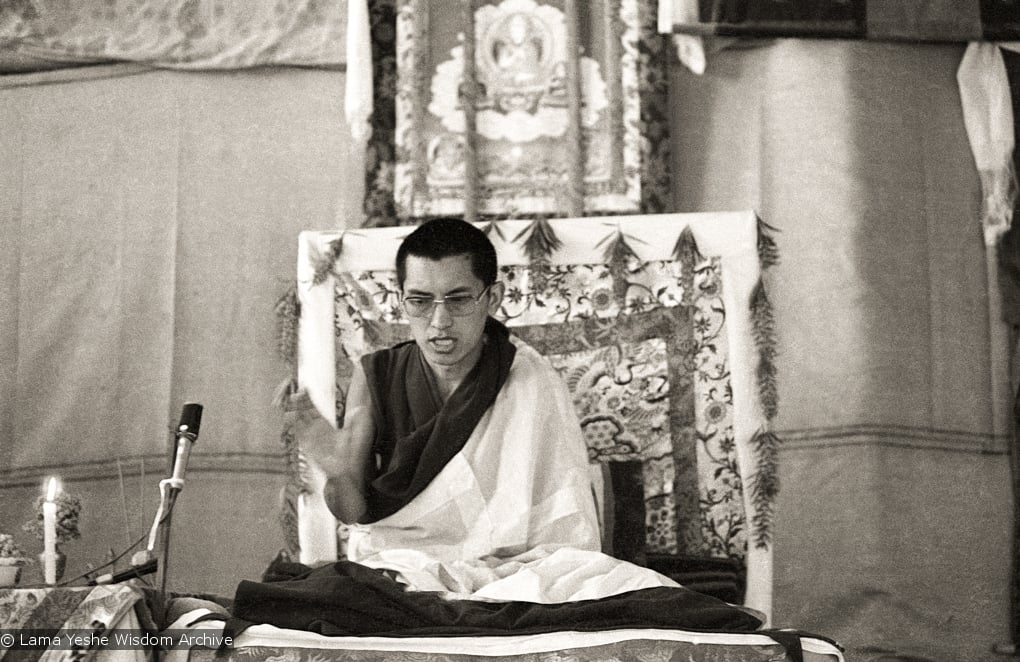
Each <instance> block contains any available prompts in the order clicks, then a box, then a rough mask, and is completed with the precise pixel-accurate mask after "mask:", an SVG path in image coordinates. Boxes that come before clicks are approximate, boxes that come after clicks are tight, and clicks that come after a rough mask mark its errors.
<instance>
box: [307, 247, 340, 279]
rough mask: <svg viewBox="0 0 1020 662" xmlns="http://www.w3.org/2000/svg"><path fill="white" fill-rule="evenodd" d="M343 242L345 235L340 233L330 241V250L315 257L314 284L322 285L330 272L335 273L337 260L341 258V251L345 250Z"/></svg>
mask: <svg viewBox="0 0 1020 662" xmlns="http://www.w3.org/2000/svg"><path fill="white" fill-rule="evenodd" d="M343 244H344V236H343V235H340V236H339V237H337V238H336V239H334V240H333V241H331V242H329V251H328V252H327V253H326V254H325V255H319V256H318V257H317V258H316V259H315V276H314V277H313V278H312V284H313V285H322V284H323V283H325V282H326V279H327V278H329V276H330V274H332V273H333V269H334V268H335V267H336V261H337V260H338V259H340V253H341V252H342V251H343Z"/></svg>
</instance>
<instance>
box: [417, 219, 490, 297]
mask: <svg viewBox="0 0 1020 662" xmlns="http://www.w3.org/2000/svg"><path fill="white" fill-rule="evenodd" d="M408 255H414V256H416V257H424V258H428V259H430V260H441V259H442V258H444V257H451V256H454V255H467V256H468V257H470V258H471V273H472V274H474V275H475V277H477V278H478V280H480V281H482V284H483V285H485V286H486V287H488V286H490V285H492V284H493V283H495V282H496V270H497V264H496V248H495V247H494V246H493V245H492V242H491V241H489V238H488V237H487V236H485V233H484V232H482V231H481V230H479V229H478V228H476V227H475V226H474V225H471V224H470V223H468V222H467V221H464V220H461V219H459V218H456V217H453V216H443V217H440V218H434V219H432V220H430V221H426V222H425V223H422V224H421V225H419V226H418V227H417V228H416V229H415V231H414V232H412V233H411V234H409V235H407V237H406V238H405V239H404V241H403V242H402V243H401V244H400V248H398V249H397V285H399V286H400V289H401V290H403V289H404V278H405V277H406V276H407V256H408Z"/></svg>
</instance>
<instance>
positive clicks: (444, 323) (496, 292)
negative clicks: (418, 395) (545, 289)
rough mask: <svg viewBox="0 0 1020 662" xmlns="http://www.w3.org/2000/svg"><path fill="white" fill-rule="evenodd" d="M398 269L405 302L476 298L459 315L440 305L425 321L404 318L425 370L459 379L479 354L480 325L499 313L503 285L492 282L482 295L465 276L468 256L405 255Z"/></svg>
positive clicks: (472, 278) (474, 281)
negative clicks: (410, 299) (401, 272)
mask: <svg viewBox="0 0 1020 662" xmlns="http://www.w3.org/2000/svg"><path fill="white" fill-rule="evenodd" d="M404 267H405V269H404V271H405V275H404V297H405V298H407V297H423V298H428V299H439V298H441V297H460V296H470V297H473V298H477V299H478V302H477V303H474V304H472V305H471V306H470V308H471V310H470V312H468V313H467V314H464V315H460V316H455V315H452V314H451V312H450V310H449V306H448V305H446V304H442V303H441V304H436V305H435V307H434V310H432V312H431V314H429V315H427V316H425V317H412V316H408V317H409V319H410V324H411V334H412V335H413V336H414V340H415V342H416V343H418V347H419V348H420V349H421V351H422V353H423V354H424V356H425V360H426V361H428V363H429V365H430V366H432V367H433V368H434V369H436V370H437V372H439V373H444V374H445V373H449V372H450V371H453V372H456V373H459V375H460V376H461V377H463V375H465V374H467V372H468V371H469V370H470V369H471V368H472V367H474V365H475V363H476V362H477V361H478V357H479V356H480V355H481V352H482V336H483V335H484V332H485V320H486V318H487V317H488V316H489V315H490V314H492V313H495V312H496V310H497V309H498V308H499V304H500V302H501V301H502V299H503V284H502V283H495V284H494V285H492V286H491V287H490V288H489V289H488V290H487V291H485V292H484V293H483V290H485V284H484V283H482V281H481V280H480V279H479V278H478V277H477V276H475V275H474V274H473V273H472V272H471V257H470V256H469V255H466V254H465V255H453V256H450V257H444V258H441V259H439V260H430V259H428V258H424V257H419V256H417V255H408V256H407V261H406V262H405V263H404ZM479 297H480V298H479ZM461 371H462V372H461Z"/></svg>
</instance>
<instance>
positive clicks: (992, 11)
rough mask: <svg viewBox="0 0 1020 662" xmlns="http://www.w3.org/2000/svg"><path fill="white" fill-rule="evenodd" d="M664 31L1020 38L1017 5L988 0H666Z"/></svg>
mask: <svg viewBox="0 0 1020 662" xmlns="http://www.w3.org/2000/svg"><path fill="white" fill-rule="evenodd" d="M663 2H665V3H669V4H671V5H672V12H670V14H671V16H672V17H673V21H672V25H663V24H662V22H661V21H660V26H659V29H660V30H661V31H662V32H675V33H682V34H694V35H728V36H752V37H832V38H840V39H876V40H883V39H889V40H897V41H926V42H931V41H955V42H968V41H981V40H986V41H990V40H1011V39H1018V38H1020V12H1018V10H1017V5H1016V3H1015V2H989V1H987V0H964V1H961V0H931V1H928V2H889V1H888V0H663Z"/></svg>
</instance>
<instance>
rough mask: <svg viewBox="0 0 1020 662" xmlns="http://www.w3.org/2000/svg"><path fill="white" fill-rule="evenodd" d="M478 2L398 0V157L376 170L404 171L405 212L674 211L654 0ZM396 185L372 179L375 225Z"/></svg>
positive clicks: (398, 193)
mask: <svg viewBox="0 0 1020 662" xmlns="http://www.w3.org/2000/svg"><path fill="white" fill-rule="evenodd" d="M378 1H379V0H376V2H378ZM370 6H371V5H370ZM470 6H471V7H472V12H473V14H472V15H471V16H468V17H465V11H464V4H463V3H453V2H437V1H435V0H398V2H397V4H396V9H397V20H396V21H395V29H396V53H395V56H396V57H395V60H396V91H395V93H394V94H393V95H392V96H393V98H394V100H395V101H394V103H395V113H396V116H395V130H394V143H395V150H394V162H393V167H392V171H391V170H390V169H389V168H387V167H385V166H383V165H382V164H380V165H379V167H378V168H377V169H376V171H377V173H378V174H379V175H381V176H385V177H390V176H392V177H393V180H392V182H393V183H392V196H393V200H394V203H395V211H396V215H397V217H398V220H401V221H406V220H409V219H415V218H422V217H429V216H437V215H465V214H466V215H468V216H469V217H474V216H475V214H476V213H477V215H478V216H479V217H480V216H488V215H491V216H497V217H507V216H520V215H531V214H543V215H555V216H568V215H572V216H577V215H579V214H580V213H581V212H582V211H583V212H584V213H607V212H640V211H646V212H651V211H664V210H665V209H666V208H667V207H668V206H669V205H668V203H667V202H666V201H667V200H669V186H668V172H669V167H668V165H669V164H668V161H669V159H668V151H667V150H668V144H669V140H668V139H667V138H666V137H668V132H667V127H668V124H667V123H666V111H665V110H664V109H665V107H666V96H667V95H666V82H667V80H668V77H667V76H666V75H665V57H663V56H664V54H665V53H666V49H664V48H662V46H661V41H662V37H661V36H660V35H659V34H658V33H657V30H656V16H657V4H656V3H655V2H654V0H619V1H615V2H614V1H609V0H598V1H593V2H591V3H572V2H567V3H562V2H549V1H546V0H498V1H485V2H475V3H474V4H472V5H470ZM572 13H573V14H574V15H571V14H572ZM373 31H376V27H375V25H374V24H373ZM575 42H576V43H575ZM469 51H471V52H473V57H471V56H469V57H470V60H469V61H466V59H465V55H466V54H467V53H469ZM472 69H473V70H474V76H473V79H474V80H473V82H472V84H466V82H465V79H466V75H467V74H468V73H470V71H471V70H472ZM572 72H573V73H572ZM385 83H386V81H382V80H380V81H379V83H378V84H385ZM577 88H579V89H577ZM472 120H473V123H474V129H475V130H474V131H471V130H470V124H471V123H472ZM652 137H654V139H653V138H652ZM375 154H378V155H382V153H381V152H379V151H378V150H377V151H376V152H375ZM580 180H583V181H580ZM388 187H389V184H388V182H386V181H380V180H379V179H378V177H377V178H376V179H375V180H374V181H372V182H370V187H369V190H368V191H367V192H366V197H367V198H368V199H369V200H370V201H372V202H373V205H374V206H375V207H376V209H375V210H373V209H366V212H367V213H366V216H367V217H368V219H369V220H368V224H370V225H375V224H383V223H382V222H381V221H382V219H381V218H380V217H382V216H384V215H385V212H380V211H379V209H378V207H379V206H380V205H381V201H378V200H375V198H377V197H378V195H377V194H376V191H381V192H385V191H386V189H387V188H388ZM377 219H378V220H377Z"/></svg>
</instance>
